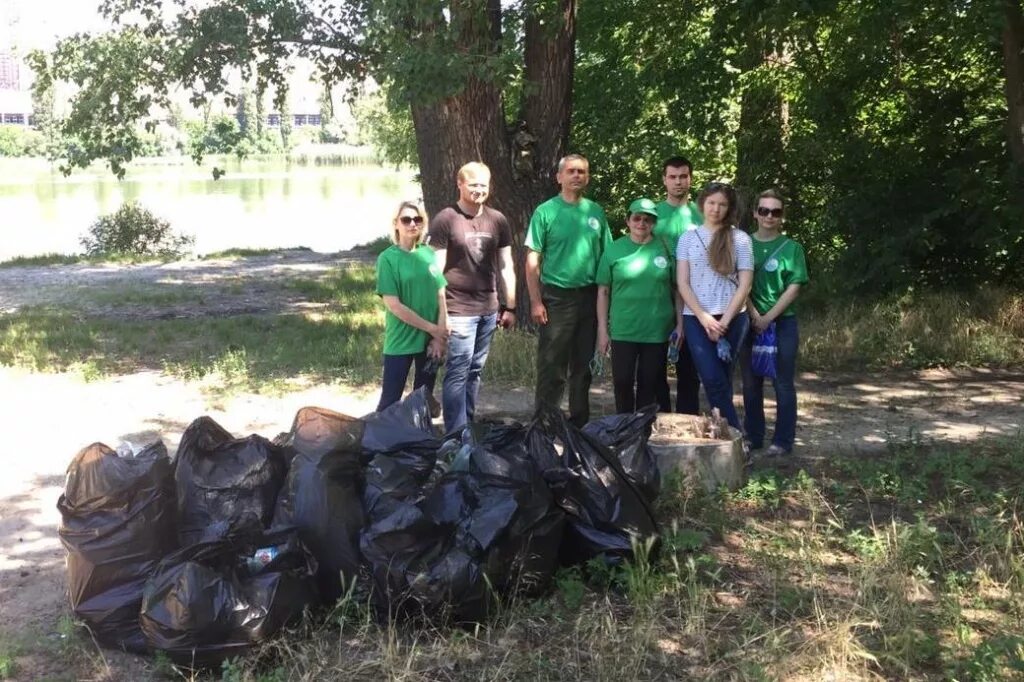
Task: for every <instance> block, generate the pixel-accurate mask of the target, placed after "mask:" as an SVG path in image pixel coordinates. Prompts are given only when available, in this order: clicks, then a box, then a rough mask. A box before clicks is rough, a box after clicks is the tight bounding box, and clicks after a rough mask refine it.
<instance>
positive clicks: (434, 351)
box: [427, 338, 448, 360]
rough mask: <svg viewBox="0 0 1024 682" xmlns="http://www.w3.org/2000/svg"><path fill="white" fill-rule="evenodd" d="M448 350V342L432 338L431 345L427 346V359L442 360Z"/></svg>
mask: <svg viewBox="0 0 1024 682" xmlns="http://www.w3.org/2000/svg"><path fill="white" fill-rule="evenodd" d="M447 350H448V342H447V341H446V340H443V339H437V338H432V339H430V343H428V344H427V357H431V358H434V359H435V360H441V359H443V358H444V354H445V352H446V351H447Z"/></svg>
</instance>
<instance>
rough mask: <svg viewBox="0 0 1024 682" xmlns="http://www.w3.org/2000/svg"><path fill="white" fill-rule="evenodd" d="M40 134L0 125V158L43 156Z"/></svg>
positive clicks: (26, 129) (13, 126)
mask: <svg viewBox="0 0 1024 682" xmlns="http://www.w3.org/2000/svg"><path fill="white" fill-rule="evenodd" d="M45 143H46V140H44V139H43V136H42V134H41V133H39V132H38V131H36V130H32V129H31V128H26V127H25V126H19V125H0V156H43V155H44V152H45V150H44V147H45Z"/></svg>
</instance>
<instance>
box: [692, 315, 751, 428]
mask: <svg viewBox="0 0 1024 682" xmlns="http://www.w3.org/2000/svg"><path fill="white" fill-rule="evenodd" d="M715 317H716V319H717V318H718V316H717V315H716V316H715ZM749 328H750V318H749V317H748V316H747V313H746V312H742V313H738V314H737V315H736V317H734V318H733V320H732V322H730V323H729V328H728V329H727V330H726V332H725V338H726V339H728V341H729V343H730V345H732V351H733V357H732V359H731V360H730V361H729V362H724V361H723V360H721V359H720V358H719V357H718V348H717V343H716V342H714V341H712V340H711V339H709V338H708V335H707V332H705V331H704V327H703V325H701V323H700V322H699V321H698V320H697V318H696V316H694V315H683V334H684V336H685V337H686V344H687V346H689V348H690V356H691V357H693V364H694V365H695V366H696V367H697V374H698V375H700V383H702V384H704V394H705V395H706V396H707V398H708V404H709V405H710V406H711V407H712V408H715V407H717V408H718V411H719V412H721V413H722V416H723V417H724V418H725V420H726V421H727V422H729V426H732V427H734V428H736V429H739V430H741V431H742V430H743V427H742V426H740V417H739V414H737V412H736V407H735V406H734V405H733V404H732V368H733V363H734V362H735V360H736V356H737V355H738V354H739V352H740V345H741V344H742V343H743V339H744V338H746V336H747V329H749Z"/></svg>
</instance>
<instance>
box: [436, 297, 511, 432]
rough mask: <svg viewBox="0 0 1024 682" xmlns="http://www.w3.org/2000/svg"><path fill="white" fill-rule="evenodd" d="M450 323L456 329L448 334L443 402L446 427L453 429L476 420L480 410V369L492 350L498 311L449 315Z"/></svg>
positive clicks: (448, 429)
mask: <svg viewBox="0 0 1024 682" xmlns="http://www.w3.org/2000/svg"><path fill="white" fill-rule="evenodd" d="M448 324H449V326H450V327H451V330H452V333H451V334H450V335H449V336H448V358H447V360H446V361H445V362H446V364H445V372H444V386H443V388H442V394H441V405H442V407H443V408H444V429H445V431H446V432H447V433H451V432H452V431H455V430H456V429H462V428H463V427H464V426H465V425H466V423H467V422H471V421H473V415H474V414H476V397H477V394H478V393H479V392H480V372H482V371H483V369H484V363H485V362H487V353H488V352H489V351H490V350H491V339H492V338H493V337H494V330H495V329H496V328H497V326H498V315H497V313H491V314H490V315H473V316H461V315H459V316H453V317H449V318H448Z"/></svg>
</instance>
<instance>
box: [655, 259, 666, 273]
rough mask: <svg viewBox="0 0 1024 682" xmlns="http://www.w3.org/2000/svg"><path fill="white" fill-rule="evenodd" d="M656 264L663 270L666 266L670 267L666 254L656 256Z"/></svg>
mask: <svg viewBox="0 0 1024 682" xmlns="http://www.w3.org/2000/svg"><path fill="white" fill-rule="evenodd" d="M654 264H655V265H657V266H658V267H659V268H661V269H662V270H664V269H665V268H667V267H668V259H667V258H665V257H664V256H655V257H654Z"/></svg>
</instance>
